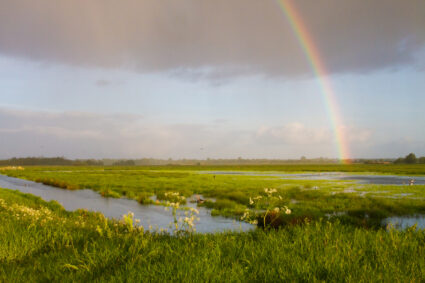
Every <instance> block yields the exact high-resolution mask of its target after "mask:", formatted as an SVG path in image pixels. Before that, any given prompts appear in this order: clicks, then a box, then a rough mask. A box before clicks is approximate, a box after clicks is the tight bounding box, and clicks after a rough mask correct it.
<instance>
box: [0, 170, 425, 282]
mask: <svg viewBox="0 0 425 283" xmlns="http://www.w3.org/2000/svg"><path fill="white" fill-rule="evenodd" d="M370 166H372V167H370ZM288 168H291V169H288ZM373 168H374V169H375V170H372V169H373ZM385 168H386V169H387V170H385ZM331 169H333V170H336V171H340V172H341V171H343V172H364V173H368V174H373V173H379V174H382V173H383V174H407V173H404V172H409V175H411V174H423V172H424V171H425V166H423V165H415V166H409V165H397V166H395V165H390V166H387V165H385V166H384V165H380V166H378V165H376V166H375V165H325V166H322V165H320V166H319V165H317V166H313V165H307V166H304V167H303V166H298V165H294V166H293V167H292V166H263V167H261V166H245V167H234V166H233V167H230V166H226V167H179V166H174V167H169V166H167V167H27V168H25V169H24V170H2V171H1V172H0V173H1V174H7V175H9V176H14V177H19V178H25V179H28V180H34V181H37V182H41V183H45V184H49V185H53V186H56V187H60V188H63V189H70V190H76V189H82V188H90V189H93V190H95V191H98V192H99V193H101V194H102V195H103V196H105V197H119V196H124V197H127V198H133V199H136V200H140V202H142V203H143V202H144V201H146V199H147V197H148V196H150V195H156V196H157V197H158V198H159V199H161V202H162V201H166V200H169V201H173V199H171V197H172V194H171V197H170V194H168V193H170V192H178V193H180V194H181V195H183V196H186V197H189V196H192V195H193V194H202V195H203V196H205V197H206V198H207V199H210V200H209V201H206V202H205V203H204V204H203V205H205V206H207V207H209V208H211V209H212V213H213V214H219V215H224V216H227V217H233V218H237V219H240V218H241V217H242V215H245V214H246V213H247V212H249V215H250V217H248V218H247V220H249V221H252V220H258V221H259V222H261V219H264V218H263V217H265V215H264V214H265V213H269V212H270V213H269V214H268V217H269V218H270V216H271V215H272V216H273V217H274V219H273V221H275V220H276V219H277V221H276V222H273V223H278V224H279V225H276V226H279V228H278V229H265V230H264V229H261V228H258V229H256V230H255V231H253V232H244V233H216V234H208V235H204V234H193V233H182V234H179V235H166V234H152V233H149V232H145V231H143V230H141V229H135V228H133V226H132V224H131V223H132V221H131V219H128V218H127V222H123V221H117V220H108V219H106V218H105V217H104V216H103V215H101V214H99V213H89V212H87V211H84V210H80V211H76V212H67V211H65V210H64V209H63V208H62V207H61V206H60V205H59V204H58V203H56V202H54V201H53V202H49V203H47V202H44V201H42V200H41V199H39V198H37V197H34V196H31V195H24V194H22V193H19V192H15V191H10V190H6V189H0V219H1V223H0V281H6V282H9V281H13V282H14V281H31V282H32V281H46V282H47V281H49V282H50V281H61V282H62V281H64V282H66V281H80V282H85V281H119V282H121V281H138V282H139V281H192V282H198V281H215V282H223V281H226V282H227V281H234V282H247V281H267V282H275V281H349V282H359V281H391V282H393V281H409V282H423V281H424V280H425V231H424V230H421V229H415V228H411V229H409V230H406V231H397V230H394V229H390V230H386V229H385V227H383V226H382V220H383V219H385V218H386V217H389V216H395V215H412V214H424V213H425V186H381V185H360V184H356V183H353V182H343V181H331V180H283V179H279V178H277V177H272V176H239V175H216V176H215V178H214V176H213V175H209V174H200V171H214V170H220V171H222V170H230V171H238V170H239V171H240V170H243V171H268V170H271V171H280V172H307V171H308V172H319V171H320V172H325V171H332V170H331ZM366 170H368V171H366ZM380 170H381V171H380ZM413 172H416V173H413ZM421 172H422V173H421ZM265 189H267V190H265ZM401 194H408V195H404V196H403V197H400V195H401ZM283 207H287V208H288V209H289V210H290V211H291V213H290V214H288V213H285V211H284V210H282V209H281V210H279V212H278V213H276V212H274V211H275V209H276V208H283ZM330 215H332V216H330ZM266 224H271V222H267V221H266ZM270 226H275V225H270Z"/></svg>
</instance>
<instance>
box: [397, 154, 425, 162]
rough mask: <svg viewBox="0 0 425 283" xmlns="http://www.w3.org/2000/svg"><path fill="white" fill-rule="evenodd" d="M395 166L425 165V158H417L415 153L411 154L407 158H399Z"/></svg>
mask: <svg viewBox="0 0 425 283" xmlns="http://www.w3.org/2000/svg"><path fill="white" fill-rule="evenodd" d="M394 163H395V164H417V163H421V164H425V156H422V157H419V158H417V157H416V155H415V154H414V153H409V154H408V155H406V156H405V157H400V158H397V159H396V160H395V161H394Z"/></svg>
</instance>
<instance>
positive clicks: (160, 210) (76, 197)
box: [0, 175, 255, 233]
mask: <svg viewBox="0 0 425 283" xmlns="http://www.w3.org/2000/svg"><path fill="white" fill-rule="evenodd" d="M0 188H7V189H13V190H18V191H21V192H23V193H29V194H33V195H36V196H39V197H41V198H42V199H44V200H46V201H50V200H56V201H58V202H59V203H60V204H62V206H63V207H64V208H65V209H66V210H69V211H73V210H76V209H79V208H83V209H88V210H90V211H97V212H101V213H103V214H104V215H105V216H106V217H109V218H116V219H121V217H122V215H124V214H127V213H128V212H129V211H131V212H133V213H134V217H135V218H137V219H140V221H141V225H143V227H145V229H147V228H148V227H149V226H150V225H152V230H156V229H161V228H162V229H168V225H169V224H170V222H172V221H173V217H172V215H171V212H167V211H165V210H164V207H163V206H157V205H140V204H139V203H138V202H137V201H135V200H129V199H125V198H120V199H114V198H104V197H102V196H100V195H99V194H98V193H96V192H94V191H92V190H76V191H70V190H64V189H59V188H55V187H50V186H46V185H43V184H39V183H35V182H31V181H27V180H22V179H17V178H12V177H7V176H4V175H0ZM187 206H189V207H196V203H188V205H187ZM197 209H198V210H199V215H198V217H199V218H200V221H198V222H195V223H196V231H197V232H200V233H212V232H221V231H248V230H252V229H254V228H255V226H253V225H250V224H248V223H245V222H240V221H235V220H233V219H229V218H224V217H220V216H217V217H215V216H214V217H212V216H211V214H210V212H209V210H208V209H206V208H204V207H199V208H197ZM181 214H182V215H183V212H181Z"/></svg>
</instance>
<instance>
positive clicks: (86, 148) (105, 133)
mask: <svg viewBox="0 0 425 283" xmlns="http://www.w3.org/2000/svg"><path fill="white" fill-rule="evenodd" d="M345 130H346V131H347V133H349V134H347V140H348V141H349V143H350V145H352V148H353V155H354V156H356V157H357V156H365V154H368V156H384V157H392V156H393V155H394V154H396V155H397V154H399V155H400V154H404V152H405V151H406V150H407V151H409V148H411V149H412V150H413V149H418V148H421V149H422V150H423V146H422V147H418V145H421V144H422V145H423V144H424V143H423V142H420V141H415V140H412V141H410V142H404V143H403V144H405V147H404V148H401V147H400V146H398V144H400V145H401V144H402V143H400V142H399V141H398V140H397V139H398V137H393V139H385V140H384V142H383V143H382V142H381V143H380V142H377V141H376V139H375V138H374V133H373V131H372V130H370V129H361V128H353V127H348V128H346V129H345ZM0 137H1V138H0V158H9V157H13V156H39V155H44V156H63V155H64V156H66V157H71V158H104V157H116V158H139V157H155V158H168V157H172V158H207V157H211V158H237V157H238V156H243V157H248V158H299V157H300V156H302V155H306V156H309V157H319V156H326V157H336V151H335V145H334V140H333V139H334V138H333V135H332V132H330V131H329V129H326V128H310V127H307V126H305V125H303V124H301V123H290V124H286V125H282V126H280V127H267V126H264V127H261V128H259V129H257V128H256V127H252V128H246V129H240V128H239V127H236V126H232V123H231V122H230V121H229V122H226V123H222V122H221V121H219V123H216V122H215V121H212V122H211V123H205V124H200V123H168V124H167V123H157V122H152V121H149V120H147V119H145V118H143V117H142V116H138V115H126V114H108V115H106V114H94V113H83V112H62V113H53V112H43V111H27V110H15V109H6V108H0ZM391 142H393V143H394V144H396V146H395V147H394V150H393V151H390V150H389V149H388V148H389V146H385V145H386V144H390V143H391ZM381 144H382V145H383V149H380V145H381ZM418 154H419V151H418Z"/></svg>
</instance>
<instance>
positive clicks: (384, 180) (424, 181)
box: [201, 171, 425, 185]
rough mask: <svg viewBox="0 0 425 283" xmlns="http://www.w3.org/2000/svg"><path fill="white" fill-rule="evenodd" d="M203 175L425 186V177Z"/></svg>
mask: <svg viewBox="0 0 425 283" xmlns="http://www.w3.org/2000/svg"><path fill="white" fill-rule="evenodd" d="M201 174H211V175H241V176H265V177H280V178H282V179H295V180H297V179H300V180H340V181H357V182H358V183H362V184H375V185H409V184H410V181H411V180H414V184H415V185H425V177H422V176H414V177H413V176H395V175H352V174H345V173H338V172H331V173H301V174H298V173H295V174H280V173H264V172H240V171H215V172H201Z"/></svg>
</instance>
